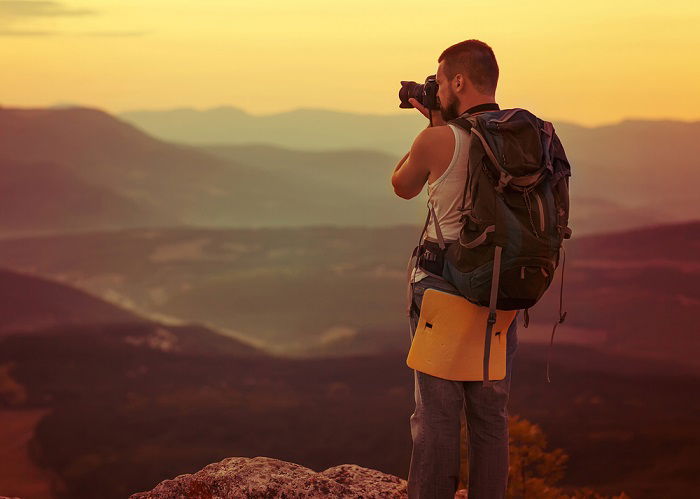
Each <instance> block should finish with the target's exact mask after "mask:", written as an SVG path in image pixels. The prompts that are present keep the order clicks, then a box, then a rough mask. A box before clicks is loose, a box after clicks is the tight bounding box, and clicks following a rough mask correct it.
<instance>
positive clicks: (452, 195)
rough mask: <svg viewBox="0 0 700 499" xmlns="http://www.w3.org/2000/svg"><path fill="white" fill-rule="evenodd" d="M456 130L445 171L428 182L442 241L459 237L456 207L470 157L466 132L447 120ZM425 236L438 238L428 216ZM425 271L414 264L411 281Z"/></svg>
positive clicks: (462, 189) (430, 238)
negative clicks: (453, 145)
mask: <svg viewBox="0 0 700 499" xmlns="http://www.w3.org/2000/svg"><path fill="white" fill-rule="evenodd" d="M447 126H449V127H450V128H452V131H453V132H454V134H455V149H454V153H453V154H452V160H451V161H450V164H449V165H448V166H447V169H446V170H445V172H444V173H443V174H442V175H440V177H439V178H438V179H436V180H435V181H433V182H428V200H429V201H430V202H431V203H432V205H433V207H434V209H435V215H436V216H437V219H438V223H439V224H440V230H441V231H442V237H443V239H444V240H445V241H456V240H457V239H459V231H460V229H461V228H462V224H461V223H460V221H459V217H460V215H461V214H460V212H459V211H458V208H459V207H460V206H461V204H462V194H463V193H464V185H465V182H466V181H467V167H468V161H469V135H470V134H469V132H467V131H466V130H464V129H463V128H462V127H459V126H457V125H453V124H451V123H449V124H448V125H447ZM424 239H429V240H431V241H437V240H438V239H437V233H436V232H435V220H434V218H433V217H432V216H431V217H430V220H429V221H428V225H427V227H426V228H425V237H424ZM427 276H428V274H426V273H425V272H423V271H422V270H421V269H420V268H418V267H416V269H415V271H414V272H413V274H412V280H413V282H416V281H420V280H421V279H423V278H424V277H427Z"/></svg>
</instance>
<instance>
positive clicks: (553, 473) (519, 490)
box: [459, 416, 630, 499]
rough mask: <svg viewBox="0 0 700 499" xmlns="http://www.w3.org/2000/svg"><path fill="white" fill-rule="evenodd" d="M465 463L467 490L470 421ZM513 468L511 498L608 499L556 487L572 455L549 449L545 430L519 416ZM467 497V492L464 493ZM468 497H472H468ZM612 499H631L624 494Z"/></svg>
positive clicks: (513, 431)
mask: <svg viewBox="0 0 700 499" xmlns="http://www.w3.org/2000/svg"><path fill="white" fill-rule="evenodd" d="M462 422H463V424H462V439H461V449H462V452H461V454H462V462H461V466H460V483H459V487H460V488H462V489H466V488H467V484H468V482H469V462H468V451H467V438H468V436H467V430H466V424H464V423H465V422H466V421H465V419H464V418H462ZM509 434H510V435H509V444H510V468H509V476H508V491H507V497H508V498H510V499H607V498H606V496H602V495H599V494H598V493H597V492H595V491H593V490H591V489H589V488H580V489H574V490H568V489H567V490H565V489H562V488H560V487H557V486H556V484H557V482H559V481H560V480H561V479H562V478H563V477H564V472H565V470H566V462H567V461H568V459H569V456H568V455H567V454H566V453H565V452H564V451H563V450H562V449H554V450H547V438H546V436H545V434H544V432H543V431H542V429H541V428H540V427H539V426H537V425H536V424H533V423H531V422H529V421H528V420H526V419H523V418H520V417H519V416H511V417H510V419H509ZM461 495H462V496H465V494H464V493H462V494H461ZM465 497H468V494H467V495H466V496H465ZM609 499H630V498H629V496H628V495H627V494H625V493H624V492H622V493H621V494H620V495H617V496H614V497H612V498H609Z"/></svg>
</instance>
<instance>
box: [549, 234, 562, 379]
mask: <svg viewBox="0 0 700 499" xmlns="http://www.w3.org/2000/svg"><path fill="white" fill-rule="evenodd" d="M559 249H560V250H561V251H562V253H564V258H563V260H562V264H561V287H560V288H559V319H558V320H557V322H555V323H554V327H553V328H552V337H551V339H550V340H549V348H548V349H547V383H551V380H550V379H549V356H550V353H551V351H552V345H553V344H554V331H556V330H557V326H558V325H559V324H561V323H562V322H564V319H565V318H566V312H564V313H563V314H562V312H561V310H562V308H563V294H564V267H566V251H564V246H563V245H561V246H559Z"/></svg>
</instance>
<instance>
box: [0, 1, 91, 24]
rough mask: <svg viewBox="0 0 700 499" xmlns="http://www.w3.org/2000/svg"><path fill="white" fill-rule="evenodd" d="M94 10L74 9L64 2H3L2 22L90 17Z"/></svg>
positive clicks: (1, 8) (0, 9)
mask: <svg viewBox="0 0 700 499" xmlns="http://www.w3.org/2000/svg"><path fill="white" fill-rule="evenodd" d="M95 14H97V11H96V10H93V9H72V8H69V7H66V6H65V5H64V4H63V3H62V2H52V1H39V0H1V1H0V20H1V19H16V18H28V17H58V16H90V15H95Z"/></svg>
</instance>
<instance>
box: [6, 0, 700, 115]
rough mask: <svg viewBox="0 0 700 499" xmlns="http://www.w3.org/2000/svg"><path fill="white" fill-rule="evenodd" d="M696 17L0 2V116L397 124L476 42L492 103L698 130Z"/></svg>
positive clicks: (616, 7) (588, 5)
mask: <svg viewBox="0 0 700 499" xmlns="http://www.w3.org/2000/svg"><path fill="white" fill-rule="evenodd" d="M699 28H700V2H697V1H673V0H670V1H665V2H656V1H653V2H652V1H641V0H637V1H610V0H606V1H597V0H596V1H591V0H589V1H586V2H561V1H550V0H547V1H537V2H534V1H533V2H523V1H501V2H487V1H481V2H476V1H465V0H459V1H444V2H440V1H436V2H424V1H412V0H402V1H377V0H371V1H369V0H353V1H350V2H333V1H329V0H295V1H282V0H280V1H265V0H259V1H254V2H249V1H238V0H191V1H184V0H138V1H136V0H89V1H88V0H83V1H78V0H76V1H0V67H2V77H1V78H0V105H2V106H5V107H15V106H17V107H36V106H50V105H56V104H67V103H70V104H83V105H88V106H94V107H99V108H102V109H105V110H107V111H111V112H121V111H126V110H134V109H166V108H173V107H194V108H200V109H203V108H210V107H216V106H222V105H231V106H235V107H239V108H241V109H243V110H245V111H248V112H250V113H252V114H268V113H273V112H278V111H287V110H291V109H295V108H300V107H304V108H324V109H333V110H340V111H354V112H361V113H373V114H390V113H405V112H415V111H401V110H399V109H398V97H397V92H398V88H399V81H400V80H416V81H421V82H422V81H423V80H424V79H425V77H426V76H427V75H428V74H431V73H434V72H435V69H436V66H437V57H438V56H439V54H440V52H441V51H442V50H443V49H445V48H446V47H448V46H449V45H451V44H453V43H457V42H459V41H462V40H465V39H469V38H477V39H480V40H483V41H485V42H486V43H488V44H489V45H491V46H492V47H493V49H494V51H495V53H496V58H497V59H498V62H499V66H500V80H499V87H498V91H497V93H496V100H497V101H498V102H499V104H501V107H524V108H527V109H530V110H532V111H533V112H535V113H536V114H538V115H540V116H542V117H543V118H546V119H552V120H566V121H572V122H577V123H581V124H584V125H589V126H592V125H599V124H607V123H614V122H617V121H620V120H621V119H625V118H649V119H660V118H670V119H681V120H700V92H698V89H700V56H699V55H698V54H700V29H699Z"/></svg>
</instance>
